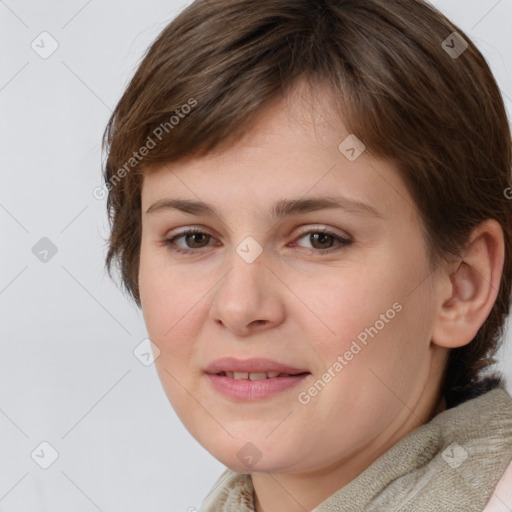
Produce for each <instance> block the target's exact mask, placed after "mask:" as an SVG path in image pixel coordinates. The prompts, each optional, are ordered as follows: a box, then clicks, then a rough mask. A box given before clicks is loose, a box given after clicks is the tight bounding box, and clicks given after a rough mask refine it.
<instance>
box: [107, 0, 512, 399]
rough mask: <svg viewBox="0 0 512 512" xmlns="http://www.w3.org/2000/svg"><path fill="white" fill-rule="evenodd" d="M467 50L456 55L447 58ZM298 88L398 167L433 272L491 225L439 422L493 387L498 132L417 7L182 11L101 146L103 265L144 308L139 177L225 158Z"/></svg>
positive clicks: (503, 148) (501, 146)
mask: <svg viewBox="0 0 512 512" xmlns="http://www.w3.org/2000/svg"><path fill="white" fill-rule="evenodd" d="M453 32H457V33H458V34H459V36H455V35H453ZM454 38H455V39H454ZM461 38H462V39H461ZM443 41H445V42H444V43H443ZM465 43H466V44H467V45H468V46H467V48H466V49H465V51H463V52H462V54H460V55H457V54H455V55H454V53H453V52H450V51H449V49H450V48H455V47H456V46H455V45H457V47H456V48H461V49H464V48H465ZM459 53H460V52H459ZM299 78H303V79H306V80H307V81H308V83H309V84H310V85H311V90H315V86H317V89H316V90H318V92H319V94H325V88H326V87H327V88H329V90H330V92H332V93H333V94H334V96H333V97H334V98H335V100H336V102H337V106H338V108H339V114H340V116H343V121H344V124H345V126H346V127H347V129H348V130H349V133H353V134H355V135H356V136H357V137H358V138H359V139H361V140H362V141H363V142H364V144H365V145H366V148H367V150H368V151H369V153H370V154H373V155H374V156H376V157H382V158H386V159H389V161H392V162H393V163H394V164H395V165H396V168H397V170H398V172H399V174H400V176H401V178H402V180H403V181H404V183H405V185H406V186H407V189H408V190H409V192H410V194H411V196H412V197H413V199H414V201H415V203H416V207H417V209H418V211H419V213H420V215H421V218H422V223H423V224H422V228H423V230H424V236H425V240H426V242H427V247H428V248H429V259H430V262H431V265H432V268H435V267H436V266H437V265H438V264H439V263H440V262H442V261H447V260H448V258H449V256H453V255H459V254H461V251H462V250H463V249H464V247H465V244H466V243H467V240H468V236H469V235H470V233H471V231H472V229H473V228H475V227H476V226H477V225H478V224H480V223H481V222H482V221H484V220H485V219H489V218H491V219H496V220H497V221H498V222H499V223H500V224H501V226H502V228H503V231H504V235H505V251H506V256H505V258H506V259H505V264H504V269H503V274H502V279H501V283H500V289H499V293H498V297H497V300H496V302H495V304H494V306H493V309H492V311H491V313H490V315H489V316H488V318H487V319H486V321H485V322H484V324H483V325H482V327H481V328H480V329H479V331H478V333H477V335H476V336H475V338H474V339H473V340H472V341H471V343H469V344H467V345H465V346H463V347H460V348H455V349H452V350H451V352H450V355H449V359H448V363H447V366H446V370H445V376H444V380H443V383H442V393H443V395H444V397H445V399H446V403H447V407H448V408H450V407H453V406H455V405H458V404H459V403H461V402H463V401H465V400H467V399H469V398H472V397H474V396H478V395H479V394H481V393H483V392H485V391H487V390H489V389H492V388H493V387H496V386H498V385H501V386H503V385H504V381H503V379H504V377H503V376H502V375H500V374H493V375H491V376H486V377H484V370H488V369H489V367H490V366H491V365H492V364H494V363H495V362H496V360H495V359H494V357H493V356H494V355H495V354H496V351H497V349H498V347H499V344H500V342H501V341H502V340H503V336H504V325H505V321H506V318H507V315H508V314H509V309H510V298H511V297H510V295H511V284H512V200H510V199H507V197H505V196H506V195H507V194H506V191H507V190H509V191H511V192H512V189H511V188H510V187H511V168H512V165H511V152H512V151H511V134H510V127H509V124H508V119H507V115H506V111H505V107H504V104H503V100H502V97H501V95H500V91H499V88H498V86H497V84H496V81H495V79H494V77H493V75H492V73H491V71H490V69H489V66H488V64H487V63H486V61H485V59H484V57H483V56H482V54H481V53H480V52H479V51H478V49H477V48H476V47H475V45H474V44H473V43H472V42H471V40H470V39H469V38H468V37H467V36H466V34H465V33H464V32H463V31H462V30H461V29H459V28H458V27H456V26H454V25H453V24H452V23H450V22H449V21H448V20H447V19H446V18H445V17H444V16H443V15H442V14H441V13H440V12H439V11H437V10H436V9H435V8H434V7H432V6H431V5H430V4H428V3H426V2H424V1H422V0H319V1H314V2H312V1H311V0H258V1H253V0H196V1H195V2H194V3H192V4H191V5H190V6H188V7H187V8H186V9H185V10H183V11H182V12H181V14H179V15H178V16H177V17H176V18H175V19H174V20H173V21H172V22H171V23H170V24H169V25H168V26H167V27H166V28H165V29H164V30H163V31H162V32H161V34H160V35H159V36H158V38H157V39H156V40H155V41H154V43H153V44H152V45H151V47H150V48H149V49H148V51H147V53H146V55H145V57H144V59H143V60H142V63H141V64H140V66H139V68H138V70H137V71H136V73H135V75H134V77H133V79H132V80H131V82H130V83H129V85H128V87H127V89H126V91H125V93H124V94H123V96H122V98H121V100H120V101H119V103H118V104H117V106H116V108H115V110H114V112H113V114H112V117H111V118H110V121H109V123H108V126H107V128H106V130H105V134H104V141H103V143H104V149H106V151H107V158H106V161H105V167H104V173H103V177H104V180H105V184H106V186H107V188H108V191H109V192H108V198H107V211H108V217H109V222H110V226H111V233H110V238H109V248H108V254H107V257H106V268H107V269H108V272H109V275H110V277H112V273H111V267H112V263H113V261H114V260H115V261H116V262H117V263H118V265H119V269H120V271H121V278H122V283H123V285H124V288H125V289H126V290H127V291H128V292H129V294H130V295H131V297H132V298H133V299H134V300H135V302H136V303H137V305H138V306H139V307H140V306H141V304H140V297H139V290H138V270H139V253H140V242H141V187H142V179H143V173H144V170H145V169H146V170H147V169H149V168H150V166H151V165H154V164H158V163H164V162H166V163H167V162H173V161H177V160H179V159H180V158H183V157H186V156H191V155H195V156H203V155H206V154H207V153H208V152H210V151H213V150H220V149H222V148H227V147H229V145H230V144H234V143H235V142H237V141H238V140H239V139H240V138H241V137H242V136H243V135H244V134H245V133H246V132H247V131H249V130H250V129H251V127H252V126H253V125H254V122H255V120H256V118H257V116H258V115H259V114H260V113H261V112H262V110H263V108H264V107H265V106H267V105H268V104H269V103H270V102H271V101H272V100H274V99H275V98H276V97H278V95H279V94H286V93H287V92H289V91H290V89H291V87H292V85H294V84H295V83H296V81H297V80H298V79H299ZM185 105H188V108H187V109H185ZM192 107H193V108H192ZM187 112H188V114H187ZM180 114H181V115H180ZM185 114H187V115H185ZM171 118H174V120H172V119H171ZM158 127H159V128H158ZM157 135H158V136H157ZM156 139H158V140H156ZM150 141H152V142H150ZM153 143H154V144H153ZM150 146H151V147H150ZM143 147H146V150H142V148H143ZM148 148H149V150H148ZM141 153H143V158H142V157H141ZM139 162H140V163H139ZM128 163H129V164H128ZM123 169H124V171H123ZM132 169H133V171H132ZM121 178H122V179H121Z"/></svg>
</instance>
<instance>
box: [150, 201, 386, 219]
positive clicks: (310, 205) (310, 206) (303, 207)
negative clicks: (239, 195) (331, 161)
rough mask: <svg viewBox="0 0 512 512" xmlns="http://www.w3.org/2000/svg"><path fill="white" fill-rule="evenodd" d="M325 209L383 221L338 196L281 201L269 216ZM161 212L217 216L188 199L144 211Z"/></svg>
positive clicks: (210, 208)
mask: <svg viewBox="0 0 512 512" xmlns="http://www.w3.org/2000/svg"><path fill="white" fill-rule="evenodd" d="M325 208H336V209H342V210H346V211H348V212H350V213H356V214H364V215H370V216H373V217H377V218H380V219H384V216H383V215H382V214H381V213H380V212H379V211H378V210H377V209H375V208H374V207H373V206H371V205H369V204H366V203H364V202H362V201H358V200H356V199H350V198H348V197H339V196H338V197H333V196H328V197H312V198H308V199H281V200H280V201H277V202H276V203H274V205H272V207H271V208H270V216H271V217H272V218H274V219H281V218H283V217H285V216H287V215H291V214H297V213H308V212H313V211H316V210H322V209H325ZM163 210H179V211H181V212H184V213H189V214H191V215H211V216H218V213H217V211H216V209H215V207H213V206H212V205H210V204H208V203H204V202H202V201H192V200H190V199H171V198H165V199H160V200H159V201H156V202H155V203H154V204H152V205H151V206H150V207H149V208H148V209H147V210H146V213H147V214H149V213H154V212H158V211H163Z"/></svg>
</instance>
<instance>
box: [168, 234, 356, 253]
mask: <svg viewBox="0 0 512 512" xmlns="http://www.w3.org/2000/svg"><path fill="white" fill-rule="evenodd" d="M317 233H321V234H325V235H330V236H332V237H333V238H334V239H336V240H338V241H339V242H340V243H339V244H338V245H337V246H335V247H334V248H330V249H325V250H323V249H307V248H303V249H305V250H306V251H307V252H309V253H310V254H311V253H314V254H318V255H323V254H330V253H333V252H336V251H340V250H342V249H344V248H345V247H347V246H349V245H351V244H352V243H353V241H352V240H348V239H346V238H342V237H340V236H338V235H336V234H335V233H332V232H331V231H328V230H324V229H312V230H309V231H305V232H304V233H301V234H300V235H299V236H298V237H297V239H300V238H303V237H304V236H306V235H311V234H317ZM194 234H201V235H207V236H210V237H211V235H209V234H208V233H205V232H204V231H201V230H200V229H196V228H192V229H189V230H187V231H183V232H181V233H178V234H177V235H175V236H173V237H172V238H166V239H164V240H162V244H163V245H164V246H166V247H168V249H169V250H171V251H173V252H175V253H179V254H190V253H193V252H198V251H200V250H201V249H203V248H200V249H181V248H178V247H176V245H175V243H174V241H175V240H177V239H178V238H181V237H183V236H186V235H194ZM212 238H213V237H212Z"/></svg>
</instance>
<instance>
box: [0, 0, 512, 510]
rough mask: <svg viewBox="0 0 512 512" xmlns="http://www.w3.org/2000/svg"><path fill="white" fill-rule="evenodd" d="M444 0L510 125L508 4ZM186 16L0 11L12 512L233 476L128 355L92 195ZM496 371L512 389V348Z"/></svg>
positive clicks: (5, 436)
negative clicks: (146, 67)
mask: <svg viewBox="0 0 512 512" xmlns="http://www.w3.org/2000/svg"><path fill="white" fill-rule="evenodd" d="M434 4H435V5H436V6H437V7H438V8H440V9H441V10H442V11H443V12H444V13H445V14H447V15H448V17H449V18H450V19H451V20H452V21H453V22H454V23H456V24H458V25H459V26H460V27H461V28H462V29H463V30H465V31H466V32H467V33H468V35H469V36H470V37H472V39H473V40H474V42H475V43H476V44H477V46H478V47H479V48H480V50H481V51H482V52H483V54H484V55H485V56H486V58H487V59H488V61H489V62H490V64H491V67H492V69H493V72H494V73H495V76H496V78H497V80H498V83H499V85H500V88H501V89H502V92H503V94H504V96H505V101H506V105H507V109H508V112H509V115H510V114H511V113H512V101H511V99H510V98H512V35H511V34H512V31H511V28H510V27H511V21H512V0H501V1H497V0H485V1H484V0H443V1H436V2H434ZM183 7H184V4H181V3H178V2H176V1H169V0H166V1H164V0H146V1H144V2H126V1H121V0H106V1H105V0H103V1H100V0H89V1H86V0H70V1H67V2H59V1H57V0H46V1H44V2H43V1H40V0H39V1H36V0H5V1H2V0H0V43H1V48H2V50H1V56H2V57H1V66H0V141H1V142H0V144H1V146H0V149H1V152H0V173H1V175H0V176H1V186H0V232H1V234H2V241H3V243H2V249H1V250H0V322H1V324H0V325H1V326H2V327H1V329H2V330H1V334H2V340H1V349H0V350H1V352H0V511H1V512H39V511H41V512H43V511H44V512H50V511H51V512H69V511H70V510H73V511H74V512H94V511H97V510H100V511H102V512H120V511H123V512H136V511H137V512H140V511H151V512H164V511H168V512H180V511H183V512H185V511H187V510H188V509H189V507H196V508H199V506H200V503H201V500H202V499H203V498H204V497H205V496H206V494H207V493H208V491H209V490H210V488H211V487H212V485H213V483H214V481H215V480H216V479H217V477H218V476H219V475H220V473H221V471H222V470H223V465H222V464H221V463H219V462H218V461H216V460H215V459H213V457H212V456H211V455H209V453H208V452H206V451H205V450H204V449H203V448H202V447H201V446H200V445H199V444H198V443H197V442H196V441H195V440H194V439H193V438H192V437H191V436H190V435H189V434H188V432H187V431H186V430H185V428H184V427H183V426H182V425H181V423H180V421H179V420H178V418H177V417H176V415H175V414H174V412H173V410H172V408H171V406H170V404H169V403H168V401H167V398H166V396H165V394H164V392H163V390H162V388H161V386H160V382H159V380H158V377H157V374H156V371H155V369H154V366H149V367H145V366H144V365H142V364H141V363H140V362H139V361H138V360H137V359H136V358H135V357H134V355H133V353H132V351H133V350H134V348H135V347H136V346H137V345H138V344H139V343H140V342H141V341H142V340H143V339H144V338H145V337H146V330H145V326H144V323H143V319H142V315H141V313H140V311H139V310H138V309H137V308H136V307H135V306H134V305H133V304H132V303H131V302H129V301H128V300H127V298H126V297H125V296H124V295H122V293H121V292H120V291H119V289H118V288H117V287H116V285H115V284H113V283H112V282H111V281H110V280H109V279H108V277H107V276H106V274H105V272H104V269H103V265H104V257H105V252H106V246H105V244H104V239H105V238H106V236H107V228H108V223H107V220H106V212H105V204H104V203H105V202H104V200H97V199H95V198H94V197H93V195H92V191H93V189H94V188H95V187H97V186H99V185H101V184H102V182H101V169H100V166H101V153H100V140H101V136H102V133H103V129H104V127H105V124H106V122H107V120H108V117H109V115H110V112H111V109H112V108H113V107H114V106H115V104H116V102H117V101H118V100H119V98H120V96H121V94H122V92H123V90H124V87H125V86H126V85H127V82H128V80H129V78H130V77H131V76H132V74H133V72H134V71H135V69H136V66H137V64H138V62H139V60H140V58H141V56H142V53H143V52H144V51H145V49H146V48H147V46H148V45H149V44H150V43H151V41H152V40H153V39H154V38H155V37H156V35H157V34H158V33H159V32H160V30H161V29H162V28H163V27H164V26H165V25H166V24H167V23H168V22H169V21H170V20H171V19H172V18H173V17H174V16H175V15H176V14H177V13H178V12H179V11H180V10H181V9H182V8H183ZM43 31H47V32H49V33H50V34H51V36H52V37H53V38H54V39H55V40H56V41H57V42H58V45H59V46H58V49H57V50H56V51H55V53H53V54H52V55H51V56H50V57H49V58H47V59H42V58H41V57H40V56H39V55H38V54H37V53H36V52H35V51H34V50H33V49H32V48H31V43H32V41H33V40H35V39H36V38H37V37H38V36H39V34H40V33H41V32H43ZM36 41H37V40H36ZM46 48H48V46H46ZM42 237H48V238H49V239H50V240H51V241H52V242H53V243H54V244H55V246H56V247H57V249H58V252H57V254H56V255H55V256H54V257H53V258H52V259H51V260H50V261H48V262H47V263H42V262H41V261H40V260H39V259H37V258H36V257H35V256H34V254H33V253H32V247H33V246H34V245H35V244H36V243H37V242H38V241H39V240H40V239H41V238H42ZM509 338H510V336H509ZM500 360H501V363H500V364H501V367H502V369H504V371H505V373H506V375H507V377H508V379H509V382H508V390H509V392H510V391H511V384H512V354H511V350H510V348H508V349H506V350H504V351H502V353H501V355H500ZM42 441H47V442H48V443H50V444H51V445H52V446H53V447H54V448H55V449H56V450H57V452H58V454H59V457H58V459H57V460H56V461H55V463H54V464H53V465H51V466H50V467H49V468H48V469H46V470H45V469H42V468H40V467H39V466H38V465H37V464H36V463H35V462H34V461H33V460H32V458H31V453H32V452H33V450H34V449H36V448H37V447H38V446H39V445H40V443H41V442H42ZM48 453H49V451H48V450H46V452H45V454H46V455H45V457H46V456H47V455H48Z"/></svg>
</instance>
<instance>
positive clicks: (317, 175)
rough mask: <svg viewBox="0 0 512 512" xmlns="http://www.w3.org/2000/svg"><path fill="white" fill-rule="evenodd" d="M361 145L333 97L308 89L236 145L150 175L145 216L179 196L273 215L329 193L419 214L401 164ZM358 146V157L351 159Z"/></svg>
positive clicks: (272, 110)
mask: <svg viewBox="0 0 512 512" xmlns="http://www.w3.org/2000/svg"><path fill="white" fill-rule="evenodd" d="M354 142H355V143H356V144H357V139H354V136H353V134H350V133H349V132H348V131H347V129H346V127H345V126H344V123H343V120H342V119H341V118H340V116H339V115H338V114H336V113H335V109H334V108H333V103H332V98H331V97H330V95H329V94H327V93H326V94H325V95H324V96H318V95H315V97H314V98H313V97H312V96H311V95H309V93H308V92H307V91H305V90H304V89H303V88H302V89H296V90H295V91H293V92H292V94H290V95H289V96H287V97H286V98H280V99H279V100H276V101H274V102H273V103H272V104H270V105H269V106H268V107H267V108H266V109H265V110H264V111H262V112H261V115H260V117H259V119H258V122H257V123H256V124H255V125H254V126H253V127H252V128H251V130H250V131H249V132H248V133H247V134H246V135H245V136H244V137H243V138H242V139H241V140H239V141H238V142H237V143H236V144H234V145H233V146H231V147H229V148H227V149H223V150H222V151H215V152H212V153H210V154H208V155H206V156H204V157H195V156H190V157H187V158H184V159H181V160H180V161H177V162H172V163H168V164H161V165H158V166H155V167H153V168H152V169H151V170H150V171H146V173H145V175H144V180H143V187H142V208H143V212H146V210H147V209H148V208H149V207H150V206H151V205H153V204H154V203H155V202H157V201H161V200H163V199H165V198H174V199H176V198H179V199H189V200H193V201H202V202H207V203H208V204H213V205H215V206H218V207H219V209H221V208H224V209H225V210H229V209H231V211H232V212H233V213H234V214H236V213H237V210H238V211H239V212H240V207H242V208H243V209H244V210H246V209H248V208H249V209H250V208H251V206H254V209H255V210H258V211H262V210H268V211H269V213H270V211H271V207H274V205H275V204H276V203H277V202H279V201H282V200H284V199H286V198H304V199H307V198H308V197H318V196H322V197H324V196H327V195H328V196H339V195H342V196H344V197H346V198H348V199H350V200H352V201H355V202H359V203H365V204H368V205H370V206H371V207H373V208H374V209H375V210H378V211H380V212H384V214H385V215H386V216H391V217H393V216H397V215H402V216H403V214H404V210H409V211H410V210H413V209H415V208H414V202H413V200H412V198H411V197H410V195H409V193H408V191H407V190H406V187H405V185H404V183H403V182H402V180H401V178H400V176H399V175H398V173H397V170H396V168H395V167H394V165H393V164H392V163H391V162H388V161H385V160H381V159H376V158H374V157H372V156H371V155H370V154H369V152H368V151H367V150H365V151H362V152H361V154H360V155H359V156H358V157H357V158H356V159H355V160H354V159H352V157H353V156H354V154H355V156H357V154H358V153H359V151H360V150H361V149H362V148H361V147H357V146H354ZM362 142H363V143H364V141H362ZM351 146H354V149H355V150H356V151H355V152H354V151H349V152H348V153H347V151H346V150H347V149H349V150H350V149H352V148H351ZM347 154H348V155H349V156H350V157H351V158H348V157H347Z"/></svg>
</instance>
